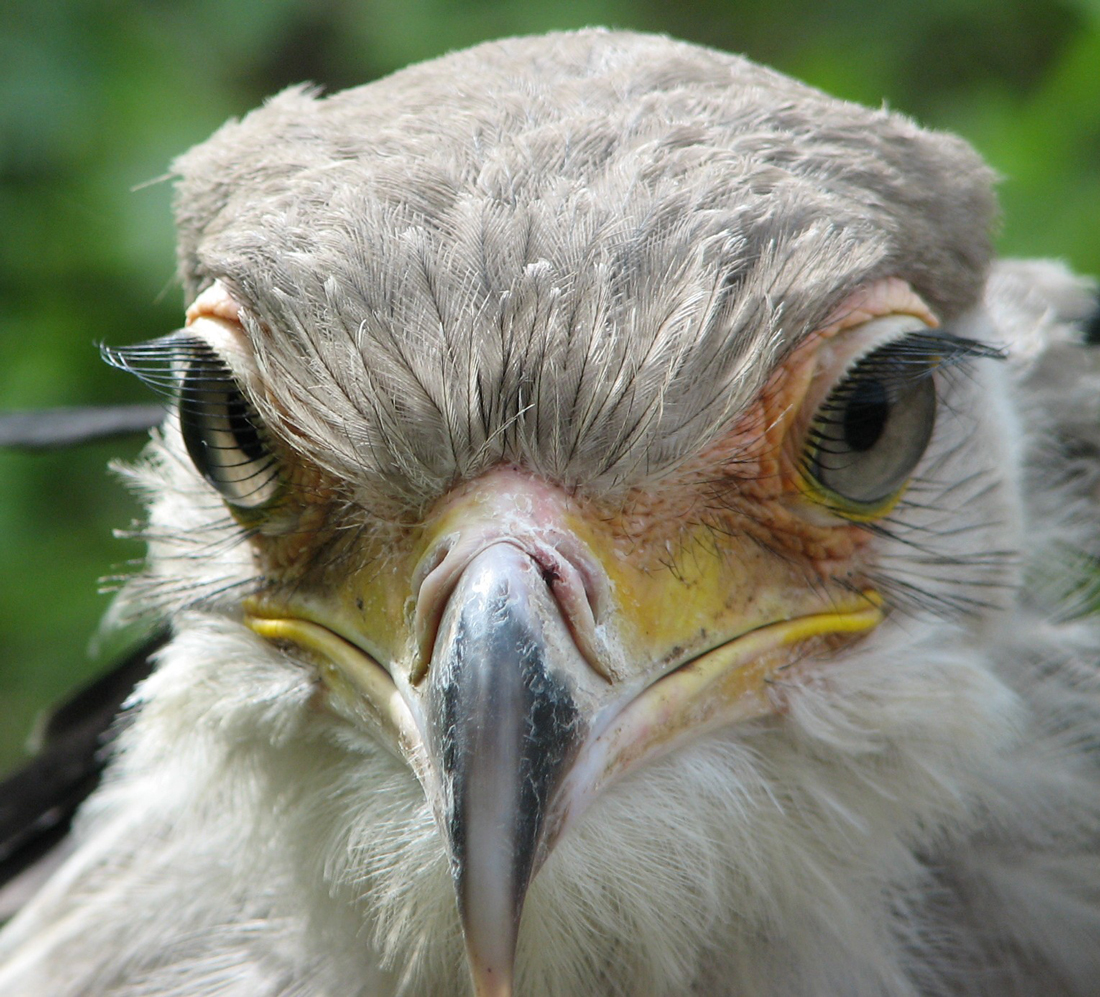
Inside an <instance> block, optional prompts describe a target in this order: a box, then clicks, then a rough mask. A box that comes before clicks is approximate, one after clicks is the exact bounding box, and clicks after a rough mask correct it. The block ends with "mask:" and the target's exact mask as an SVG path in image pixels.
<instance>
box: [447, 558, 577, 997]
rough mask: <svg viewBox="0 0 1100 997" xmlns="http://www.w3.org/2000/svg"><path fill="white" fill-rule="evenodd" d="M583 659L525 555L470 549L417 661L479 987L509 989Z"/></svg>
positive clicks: (489, 993)
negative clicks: (424, 657)
mask: <svg viewBox="0 0 1100 997" xmlns="http://www.w3.org/2000/svg"><path fill="white" fill-rule="evenodd" d="M586 669H587V665H586V664H585V663H584V661H583V659H582V658H581V656H580V653H579V651H578V650H577V647H576V645H575V644H574V642H573V639H572V637H571V636H570V634H569V631H568V629H567V627H566V626H565V624H564V621H563V619H562V616H561V613H560V611H559V609H558V607H557V605H556V603H555V600H554V598H553V595H552V593H551V591H550V589H549V587H548V586H547V584H546V582H545V581H544V580H543V576H542V573H541V571H540V569H539V567H538V565H537V564H536V563H535V561H534V560H533V559H532V558H531V557H530V556H528V555H527V554H526V553H524V552H523V551H522V550H520V549H519V548H517V547H515V546H513V545H511V544H509V543H497V544H494V545H492V546H490V547H488V548H487V549H486V550H484V551H483V552H482V553H480V554H478V555H477V556H476V557H475V558H474V559H473V560H472V561H471V562H470V564H469V565H468V567H467V568H466V570H465V571H464V572H463V573H462V577H461V579H460V580H459V582H458V585H457V586H456V588H455V590H454V592H453V594H452V595H451V598H450V600H449V602H448V604H447V608H446V610H445V612H444V615H443V619H442V622H441V624H440V628H439V634H438V636H437V638H436V642H435V650H434V653H433V654H432V659H431V666H430V668H429V670H428V694H427V701H428V738H429V742H428V747H429V754H430V756H431V757H432V758H433V759H434V760H435V764H436V765H437V767H438V768H437V775H438V778H439V782H440V784H441V788H442V814H441V815H440V816H441V823H442V824H443V826H444V827H445V829H446V834H447V837H448V840H449V843H450V851H451V870H452V875H453V877H454V883H455V890H456V893H457V896H458V906H459V912H460V914H461V917H462V924H463V928H464V931H465V936H466V946H467V952H468V955H469V959H470V969H471V972H472V974H473V977H474V981H475V986H476V989H477V993H478V994H479V997H498V995H500V997H504V995H508V994H511V992H512V972H513V962H514V959H515V950H516V940H517V936H518V934H519V920H520V913H521V911H522V909H523V900H524V897H525V895H526V893H527V887H528V885H529V883H530V880H531V876H532V873H533V871H534V869H535V867H536V865H538V864H541V861H542V859H543V858H544V857H545V856H544V853H545V850H546V838H545V834H544V832H545V831H546V829H547V818H548V815H549V810H550V804H551V799H552V796H553V793H554V791H555V789H556V787H557V785H558V783H559V782H560V781H561V778H562V775H563V773H564V771H565V769H566V767H567V766H568V764H569V762H570V761H571V760H572V759H573V757H574V756H575V755H576V752H577V750H578V748H579V746H580V744H581V743H582V741H583V738H584V734H585V732H586V729H587V724H586V722H585V719H584V717H583V716H582V714H581V711H580V709H579V708H578V706H577V701H576V686H577V681H578V676H583V674H584V671H585V670H586Z"/></svg>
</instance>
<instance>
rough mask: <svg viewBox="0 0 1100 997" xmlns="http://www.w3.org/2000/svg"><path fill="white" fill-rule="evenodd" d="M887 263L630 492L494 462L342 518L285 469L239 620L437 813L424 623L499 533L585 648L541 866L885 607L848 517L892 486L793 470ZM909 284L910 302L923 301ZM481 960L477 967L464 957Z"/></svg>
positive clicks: (430, 661)
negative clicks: (361, 732)
mask: <svg viewBox="0 0 1100 997" xmlns="http://www.w3.org/2000/svg"><path fill="white" fill-rule="evenodd" d="M896 283H897V282H889V281H888V282H884V284H886V285H889V286H887V287H885V288H878V289H872V292H868V293H867V294H866V296H865V298H864V299H863V300H862V301H861V302H858V303H857V304H856V305H853V306H852V307H851V308H850V309H849V310H848V311H847V312H845V313H844V317H842V318H840V319H838V320H837V322H835V323H834V324H833V325H832V326H830V327H828V328H827V329H825V330H823V331H821V332H819V333H817V334H815V335H814V336H811V337H809V338H808V339H807V340H805V341H804V342H803V343H802V344H801V345H800V346H799V347H798V348H797V349H796V350H794V351H793V352H792V353H791V354H790V355H789V356H788V357H787V358H786V359H785V360H784V362H783V363H782V364H781V365H780V367H779V369H777V371H776V372H775V374H774V375H773V377H772V378H771V380H770V381H769V382H768V384H767V385H765V387H764V388H763V390H762V391H761V392H760V395H759V398H758V400H757V402H756V403H755V404H754V405H753V406H752V407H751V408H750V409H749V410H748V411H746V412H745V413H743V414H742V416H741V417H740V418H739V419H738V420H737V421H736V422H735V423H734V424H733V425H732V426H731V427H730V429H729V430H728V432H727V433H726V434H725V435H723V436H722V437H721V438H720V439H718V440H716V441H715V443H714V444H713V445H712V446H711V447H710V448H709V449H708V451H707V452H705V453H703V454H699V455H697V456H696V457H695V458H694V459H693V460H691V461H688V462H687V463H685V465H684V466H683V467H682V469H681V471H680V472H679V473H678V475H677V476H676V477H675V479H674V480H668V481H663V482H661V483H660V484H659V485H657V486H654V487H653V488H652V489H650V490H649V491H647V492H644V493H642V492H638V493H634V494H630V495H627V496H626V497H625V498H618V499H616V500H615V501H614V502H611V501H600V500H598V499H596V498H594V497H592V496H587V495H584V494H581V493H572V492H569V491H567V490H565V489H562V488H559V487H557V486H555V485H553V484H552V483H548V482H546V481H543V480H541V479H539V478H537V477H536V476H534V475H532V474H530V473H528V472H527V471H525V470H523V469H522V468H518V467H507V466H505V467H497V468H493V469H492V470H490V471H489V472H487V473H486V474H484V475H482V476H481V477H480V478H477V479H476V480H473V481H467V482H464V483H461V484H459V485H457V486H456V487H455V488H454V489H453V490H452V491H451V492H450V493H449V494H447V495H446V496H444V497H443V498H442V499H440V500H439V502H438V503H437V504H436V505H435V507H434V508H432V509H431V510H429V512H428V514H427V515H426V516H425V518H424V519H423V520H422V521H420V522H419V523H417V524H415V525H410V526H407V527H396V526H385V527H369V526H368V527H361V528H357V529H354V530H348V531H344V532H341V531H340V530H338V529H336V528H334V524H333V523H332V522H331V521H330V519H331V518H332V517H335V516H337V515H340V514H343V513H342V512H341V513H338V512H336V509H337V506H336V504H335V503H334V502H332V501H331V499H330V498H329V497H328V496H329V494H330V492H329V490H328V489H327V488H326V487H324V483H323V481H313V482H312V483H311V486H310V487H309V488H308V489H303V490H301V491H297V490H296V488H295V481H296V480H310V476H309V475H308V474H306V473H303V472H299V473H298V476H297V478H296V477H295V476H294V475H293V474H292V475H290V476H288V479H287V481H288V484H287V488H286V493H287V494H286V497H285V499H284V500H283V501H282V503H281V505H280V512H279V515H280V516H283V517H285V520H286V521H289V522H292V523H297V524H298V525H297V528H295V529H289V530H286V531H285V532H284V533H282V534H280V532H279V531H278V530H270V531H267V532H266V533H265V531H263V530H260V531H258V532H257V533H256V534H255V536H254V538H253V543H254V544H255V548H256V554H257V557H258V559H259V561H260V563H261V565H262V566H263V569H264V573H265V577H266V579H267V580H268V584H267V585H266V587H265V588H264V590H263V591H262V592H261V593H260V594H258V595H257V596H255V597H253V598H252V599H250V600H249V601H248V603H247V604H246V606H245V622H246V624H247V625H248V626H250V627H251V628H252V629H253V630H254V631H255V632H256V633H257V634H259V635H260V636H262V637H264V638H265V639H268V640H270V641H272V642H275V643H280V644H287V645H292V646H294V647H296V648H297V649H298V650H299V652H304V653H305V654H306V655H307V656H308V657H309V659H310V660H312V661H313V662H315V664H316V667H317V670H318V676H319V679H320V680H321V683H322V684H323V686H324V687H325V688H326V689H327V690H328V691H329V694H330V695H332V696H333V697H335V698H336V699H338V700H339V701H340V702H341V703H342V706H343V711H344V712H345V713H346V712H348V711H349V710H350V712H351V713H352V714H353V715H354V716H355V717H356V718H358V719H359V720H360V721H361V722H362V723H363V725H364V726H365V727H366V728H367V729H368V730H370V731H372V732H373V734H374V736H376V737H377V739H378V740H379V742H380V743H382V744H385V745H386V746H388V747H389V748H390V750H392V751H393V752H394V753H395V754H398V755H400V756H402V757H404V758H405V759H407V760H408V762H409V764H410V766H411V767H412V769H413V771H414V772H415V773H416V775H417V777H418V778H419V779H420V781H421V783H422V785H423V786H424V789H425V793H426V794H427V796H428V798H429V800H430V801H432V803H433V806H435V807H436V812H437V814H438V815H440V827H441V832H443V831H444V829H445V827H446V826H447V821H445V820H444V807H445V805H446V804H445V800H446V799H447V798H448V792H449V791H445V789H444V787H443V781H444V778H445V776H446V773H445V772H444V771H443V770H442V769H441V768H440V765H441V762H440V760H439V759H438V758H433V757H431V750H430V745H431V744H432V738H433V736H435V733H434V732H433V728H432V725H433V723H434V719H433V718H434V717H435V715H436V714H435V713H434V712H433V705H432V703H431V702H430V697H429V694H428V692H427V689H428V687H429V686H430V685H431V682H430V678H431V675H432V670H433V668H438V667H439V665H438V664H437V662H436V660H435V658H434V655H435V654H436V633H437V629H438V628H439V626H440V621H441V619H443V618H444V616H445V614H447V613H450V612H452V610H453V609H454V607H453V606H452V602H451V595H452V593H453V592H454V591H455V590H456V585H457V584H458V582H459V579H461V578H462V575H463V571H464V569H465V566H466V565H468V564H469V563H471V561H472V560H474V559H475V558H478V557H480V556H481V555H482V554H483V553H484V552H485V551H487V550H489V549H490V548H492V547H493V546H494V545H498V544H506V545H509V546H511V547H514V548H518V550H519V551H521V552H522V553H523V555H525V556H526V557H529V558H530V560H531V562H533V563H534V564H536V565H537V566H538V569H539V571H541V573H542V579H543V580H544V582H545V585H546V586H547V588H548V590H549V592H550V594H551V597H550V599H549V600H548V603H547V604H548V605H553V606H555V607H556V610H555V612H557V613H558V614H559V617H560V621H561V622H562V623H564V626H565V630H566V631H567V632H568V635H569V637H571V639H572V641H573V643H574V644H575V648H574V651H576V650H579V652H580V653H579V654H576V653H573V654H572V655H571V656H570V658H569V661H568V662H564V661H561V660H560V659H555V660H557V661H558V663H559V664H560V668H561V672H560V674H562V675H564V676H565V679H564V681H565V686H566V687H567V689H568V694H569V696H570V697H571V702H572V703H573V704H575V706H576V709H577V711H578V715H579V716H580V717H581V718H582V719H581V723H580V724H579V726H578V728H577V729H578V732H579V733H578V734H577V741H576V743H574V744H573V745H572V748H571V750H570V753H569V756H568V760H567V763H565V765H564V768H563V769H562V770H561V772H560V774H559V775H558V776H557V777H556V778H557V782H556V783H555V789H554V792H553V797H552V800H551V805H550V808H549V810H550V813H549V816H548V817H547V819H546V827H545V829H544V830H543V831H540V832H539V835H540V837H539V838H538V840H537V841H533V842H532V843H531V844H532V847H536V846H537V851H538V854H539V858H538V860H537V861H536V864H535V872H536V873H537V868H538V865H539V864H541V861H542V860H544V859H545V856H546V854H547V853H548V852H549V850H550V849H551V848H552V847H553V844H554V842H555V840H556V839H557V838H558V837H559V836H560V835H561V834H562V833H564V832H565V831H566V830H567V829H568V827H569V826H570V825H571V824H572V823H573V822H575V821H576V820H577V819H579V817H580V815H581V814H582V813H583V812H584V811H585V810H586V809H587V807H588V806H589V805H590V804H591V803H592V801H593V800H595V799H596V798H598V796H599V794H600V793H601V792H602V791H603V790H604V789H605V788H606V787H607V785H608V784H609V783H610V782H612V781H614V780H615V779H617V778H620V777H621V776H622V775H623V774H624V773H626V772H628V771H630V770H632V769H633V768H634V767H636V766H637V765H639V764H642V763H644V762H645V761H647V760H649V759H652V758H654V757H656V756H657V755H659V754H661V753H663V752H664V751H667V750H669V749H670V748H672V747H674V746H675V745H677V744H679V743H681V742H682V741H683V740H684V739H687V738H691V737H695V736H698V735H699V734H700V733H701V732H703V731H705V730H709V729H712V728H714V727H716V726H721V725H729V724H734V723H738V722H743V721H746V720H749V719H753V718H758V717H762V716H766V715H769V714H777V713H781V712H782V710H783V709H784V701H783V696H782V695H780V694H778V693H777V692H776V684H775V680H776V679H777V677H779V676H782V678H783V679H784V683H783V684H784V686H787V687H789V685H790V684H791V683H792V682H794V683H797V681H798V677H799V675H800V671H801V669H803V668H805V667H807V666H809V667H815V668H818V667H826V668H827V660H828V657H829V656H830V654H832V653H833V652H834V651H835V650H836V648H837V647H838V646H841V645H842V644H844V643H846V642H848V641H851V640H853V639H858V638H859V637H860V636H861V635H863V634H865V633H867V632H869V631H870V630H872V629H874V628H875V627H876V626H877V625H878V624H879V623H880V622H881V621H882V619H883V618H884V610H883V608H882V599H881V598H880V596H879V595H878V593H877V592H876V591H875V590H874V589H873V587H871V586H870V585H869V584H868V582H867V580H866V577H865V575H864V559H865V557H866V551H867V546H868V544H869V541H870V534H869V533H868V532H866V531H865V530H862V529H860V528H859V523H861V522H865V521H870V520H873V519H875V518H878V517H879V516H881V515H884V514H885V513H886V512H887V511H889V508H892V506H893V504H894V502H896V501H897V498H898V496H892V497H891V499H890V501H889V502H888V503H886V504H884V505H883V507H882V508H876V509H873V510H863V511H859V510H857V511H855V512H854V513H853V514H852V515H848V514H847V512H842V515H843V516H844V518H843V519H841V518H839V517H838V516H837V515H836V514H835V513H836V511H837V509H836V503H835V502H832V501H831V500H830V496H829V495H828V494H826V493H825V492H824V491H823V490H822V489H821V488H820V487H817V486H816V485H815V484H814V483H813V482H808V481H807V480H806V478H805V475H804V474H803V472H802V470H801V468H802V461H801V455H802V452H803V449H804V446H805V443H804V441H805V432H806V427H807V425H808V424H809V421H810V420H811V419H812V417H813V413H814V409H815V408H816V405H817V404H818V403H819V400H820V396H822V394H823V393H824V392H827V390H828V389H829V387H830V385H831V383H832V380H831V379H832V378H834V377H835V376H836V374H835V369H836V368H837V367H838V365H839V362H838V361H837V360H836V359H835V358H830V351H832V352H833V353H837V352H839V353H840V354H841V355H843V353H844V350H842V349H841V347H840V345H839V340H840V339H843V338H844V337H843V336H842V335H841V333H843V332H844V331H845V330H846V329H848V328H849V327H850V325H851V324H852V323H855V322H858V321H866V319H867V317H868V314H870V315H871V316H873V315H875V314H876V309H878V308H881V307H885V305H884V304H883V302H886V305H888V304H889V303H890V302H891V301H896V300H897V297H898V294H897V291H898V289H897V287H895V286H893V285H894V284H896ZM908 293H909V294H910V295H911V292H908ZM905 300H906V308H907V311H906V314H915V315H918V316H919V317H920V318H921V320H922V321H925V319H926V318H929V317H928V316H927V313H926V310H925V312H924V313H921V312H920V308H919V307H918V306H916V305H914V304H912V300H913V299H912V298H906V299H905ZM879 314H881V313H879ZM933 322H934V319H932V320H930V321H929V322H928V324H929V325H931V324H933ZM840 366H842V365H840ZM899 495H900V491H899ZM822 513H824V515H822ZM307 523H309V524H311V527H312V524H324V526H323V527H322V526H319V527H318V528H317V529H313V528H310V529H305V528H303V526H304V524H307ZM318 538H321V539H318ZM311 541H312V544H313V546H312V547H311ZM540 611H541V610H540ZM559 629H560V628H559ZM562 632H565V631H562ZM569 637H567V638H566V639H567V640H568V639H569ZM548 653H550V654H551V655H553V654H555V653H556V652H555V651H554V649H553V648H551V649H550V651H549V652H548ZM475 887H476V884H475ZM475 887H470V886H469V884H467V885H466V886H465V887H464V889H467V890H469V889H474V893H475V894H476V888H475ZM524 888H525V887H524ZM463 916H464V917H466V916H467V915H466V914H464V915H463ZM469 917H471V918H473V917H476V914H470V915H469ZM517 917H518V915H517ZM464 928H465V930H466V932H467V940H468V944H469V945H470V946H471V948H470V952H469V956H470V965H471V966H472V967H474V969H473V972H474V978H475V989H476V991H477V993H478V994H479V995H482V997H485V995H488V994H509V993H510V992H511V990H510V983H507V982H506V983H504V984H502V983H501V980H502V979H506V980H510V968H509V969H508V971H507V972H506V973H505V975H504V977H501V975H500V973H501V972H503V970H502V969H501V965H500V958H499V957H498V955H494V957H493V959H492V960H488V961H487V960H486V959H485V958H482V956H483V955H484V953H483V952H481V951H480V950H477V944H478V943H474V942H470V939H471V938H480V937H488V936H491V935H492V933H493V926H492V925H489V926H488V927H486V926H484V925H480V926H478V925H472V924H471V923H468V922H466V921H464ZM475 929H476V930H475ZM506 947H507V946H506ZM490 962H492V963H493V964H494V965H495V967H496V969H495V972H496V974H497V975H496V976H494V977H493V978H492V979H490V974H489V971H488V970H485V971H484V972H483V971H482V970H480V969H478V968H477V967H479V966H482V965H489V963H490ZM502 986H503V989H502Z"/></svg>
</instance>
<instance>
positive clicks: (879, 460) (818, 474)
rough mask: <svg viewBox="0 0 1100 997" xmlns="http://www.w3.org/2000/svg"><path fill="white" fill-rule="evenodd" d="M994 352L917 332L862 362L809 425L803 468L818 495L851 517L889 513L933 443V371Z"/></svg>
mask: <svg viewBox="0 0 1100 997" xmlns="http://www.w3.org/2000/svg"><path fill="white" fill-rule="evenodd" d="M989 354H993V355H995V351H991V350H989V349H988V348H986V347H983V346H981V345H980V344H978V343H971V342H970V341H968V340H963V339H957V338H956V337H954V336H948V335H943V334H933V333H923V332H916V333H910V334H909V335H907V336H904V337H902V338H901V339H898V340H895V341H893V342H890V343H886V344H884V345H882V346H880V347H878V348H877V349H875V350H872V351H871V352H870V353H868V354H866V355H865V356H863V357H861V358H860V359H859V360H858V361H857V362H856V363H855V365H854V366H852V367H851V368H850V369H849V370H848V371H847V373H846V374H845V375H844V377H843V379H842V380H841V381H840V382H839V383H838V384H837V385H836V387H834V388H833V390H832V391H831V392H830V393H829V395H828V396H827V397H826V399H825V401H824V402H823V403H822V405H821V407H820V408H819V409H818V411H817V414H816V415H815V416H814V419H813V422H812V423H811V424H810V430H809V435H808V439H807V444H806V450H805V453H804V456H803V467H802V470H803V477H804V479H805V481H806V484H807V485H808V486H809V491H810V492H811V495H812V497H813V498H815V499H817V500H818V501H819V502H821V503H822V504H823V505H825V506H827V507H828V508H830V509H831V510H832V511H834V512H836V513H838V514H839V515H842V516H845V517H847V518H849V519H857V520H867V519H872V518H874V517H876V516H880V515H883V514H884V513H886V512H888V511H889V510H890V508H891V507H892V506H893V504H894V502H895V501H896V500H897V498H898V497H899V496H900V494H901V492H902V490H903V489H904V486H905V484H906V483H907V482H908V480H909V478H910V477H911V476H912V474H913V472H914V470H915V469H916V467H917V465H918V464H919V463H920V459H921V457H922V456H924V451H925V449H926V448H927V446H928V442H929V440H931V438H932V430H933V429H934V428H935V424H936V407H937V406H936V379H935V377H934V376H933V375H934V373H935V371H936V370H937V369H938V368H939V367H940V366H942V365H943V364H944V363H945V362H946V361H949V360H953V359H961V358H962V357H964V356H974V355H989Z"/></svg>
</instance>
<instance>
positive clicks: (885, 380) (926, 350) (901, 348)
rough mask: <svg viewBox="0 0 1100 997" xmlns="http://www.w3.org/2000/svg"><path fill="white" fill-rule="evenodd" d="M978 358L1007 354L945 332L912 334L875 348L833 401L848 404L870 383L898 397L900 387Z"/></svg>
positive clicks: (835, 392) (852, 370)
mask: <svg viewBox="0 0 1100 997" xmlns="http://www.w3.org/2000/svg"><path fill="white" fill-rule="evenodd" d="M978 358H982V359H992V360H1003V359H1004V358H1005V352H1004V351H1003V350H1000V349H997V348H996V347H994V346H987V345H986V344H984V343H979V342H976V341H975V340H973V339H962V338H960V337H959V336H953V335H951V334H950V333H946V332H911V333H909V334H908V335H905V336H903V337H902V338H901V339H898V340H895V341H894V342H891V343H885V344H883V345H881V346H878V347H876V348H875V349H874V350H872V351H871V352H870V353H868V354H866V355H865V356H864V357H862V358H861V359H859V360H857V361H856V362H855V363H854V364H853V365H852V367H851V368H850V369H849V371H848V372H847V374H846V375H845V377H844V380H843V381H842V382H841V383H840V384H839V385H837V387H836V388H834V389H833V393H832V395H831V396H830V401H832V399H836V400H838V401H847V400H848V399H849V398H850V397H851V395H852V394H853V393H854V392H855V391H856V390H857V388H858V387H859V384H860V383H861V382H863V381H871V380H873V381H877V382H879V383H882V384H884V385H885V386H886V388H887V390H888V391H889V392H892V393H895V394H896V393H897V391H898V390H899V389H900V388H902V387H905V386H907V385H909V384H911V383H912V382H913V381H915V380H921V379H923V378H925V377H931V376H932V374H933V372H935V371H937V370H939V371H943V370H948V369H951V368H953V367H957V366H959V365H960V364H962V363H964V362H965V361H967V360H973V359H978ZM933 361H936V362H933ZM823 411H827V409H825V408H823Z"/></svg>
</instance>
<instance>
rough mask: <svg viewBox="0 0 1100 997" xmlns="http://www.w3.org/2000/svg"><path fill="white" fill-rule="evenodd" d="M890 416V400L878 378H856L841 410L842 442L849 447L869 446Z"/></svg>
mask: <svg viewBox="0 0 1100 997" xmlns="http://www.w3.org/2000/svg"><path fill="white" fill-rule="evenodd" d="M889 418H890V400H889V398H888V397H887V394H886V388H885V386H884V385H883V384H882V382H881V381H860V382H859V383H858V384H856V385H855V387H854V388H853V390H852V394H851V396H850V397H849V399H848V407H847V408H846V409H845V410H844V442H845V443H847V444H848V446H849V448H851V449H852V450H855V451H858V452H859V453H863V452H864V451H866V450H870V449H871V447H873V446H874V445H875V444H876V443H877V442H878V440H879V437H880V436H882V431H883V430H884V429H885V428H886V420H887V419H889Z"/></svg>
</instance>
